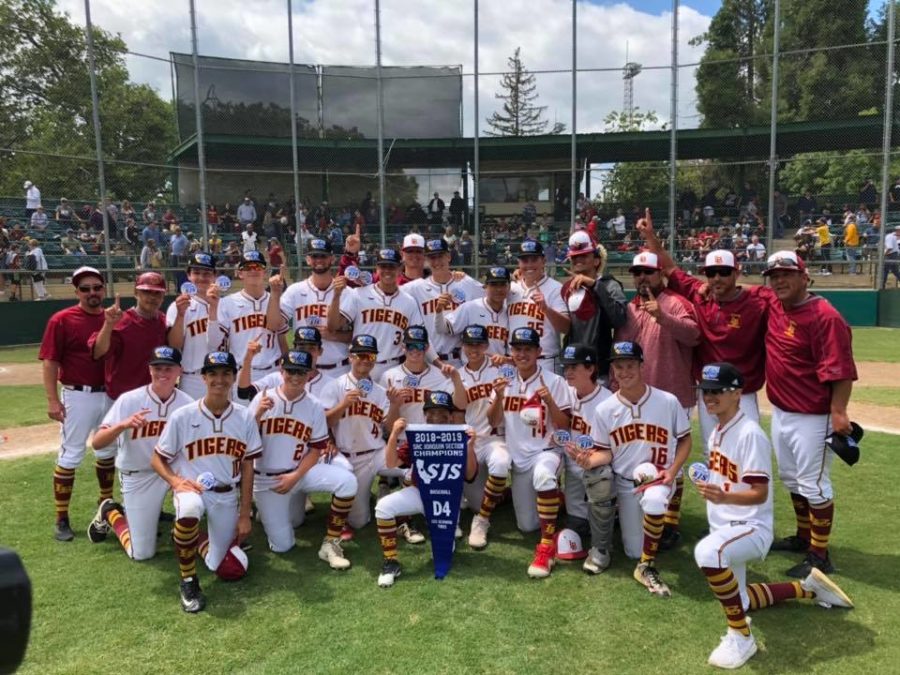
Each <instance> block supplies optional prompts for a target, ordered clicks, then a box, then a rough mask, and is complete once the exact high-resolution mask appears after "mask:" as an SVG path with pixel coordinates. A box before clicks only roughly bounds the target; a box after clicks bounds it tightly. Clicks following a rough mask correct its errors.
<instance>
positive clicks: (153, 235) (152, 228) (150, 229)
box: [141, 220, 162, 248]
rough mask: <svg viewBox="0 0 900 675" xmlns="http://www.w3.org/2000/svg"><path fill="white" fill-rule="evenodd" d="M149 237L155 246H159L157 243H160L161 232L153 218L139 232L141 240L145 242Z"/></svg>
mask: <svg viewBox="0 0 900 675" xmlns="http://www.w3.org/2000/svg"><path fill="white" fill-rule="evenodd" d="M150 239H152V240H153V242H154V243H155V244H156V247H157V248H159V245H160V244H161V243H162V233H161V232H160V231H159V224H158V223H157V222H156V221H155V220H151V221H150V222H149V223H147V226H146V227H145V228H144V230H143V231H142V232H141V242H142V243H144V244H146V243H147V242H148V241H149V240H150Z"/></svg>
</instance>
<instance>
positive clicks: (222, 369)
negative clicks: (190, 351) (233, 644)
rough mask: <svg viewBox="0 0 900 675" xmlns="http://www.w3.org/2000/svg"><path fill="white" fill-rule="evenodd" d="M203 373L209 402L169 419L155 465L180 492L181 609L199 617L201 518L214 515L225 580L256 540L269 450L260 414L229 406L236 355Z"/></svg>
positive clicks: (214, 559) (217, 565)
mask: <svg viewBox="0 0 900 675" xmlns="http://www.w3.org/2000/svg"><path fill="white" fill-rule="evenodd" d="M201 373H202V375H203V380H204V381H205V382H206V387H207V393H206V396H205V397H204V398H203V399H201V400H199V401H197V402H195V403H192V404H190V405H187V406H185V407H183V408H179V409H178V410H176V411H175V412H174V413H172V414H171V415H170V416H169V419H168V421H167V423H166V428H165V429H164V430H163V434H162V437H161V438H160V439H159V443H158V444H157V445H156V450H155V452H154V454H153V458H152V460H151V465H152V466H153V468H154V469H155V470H156V472H157V473H158V474H159V475H160V476H162V478H163V479H164V480H165V481H166V482H167V483H168V484H169V485H170V486H171V488H172V492H173V493H174V501H175V550H176V553H177V556H178V565H179V568H180V571H181V607H182V609H184V611H186V612H191V613H194V612H199V611H202V610H203V608H204V607H205V606H206V599H205V598H204V596H203V592H202V591H201V590H200V581H199V579H198V578H197V560H196V558H197V554H198V548H197V546H198V541H199V539H200V518H202V517H203V515H204V513H205V514H206V520H207V523H208V529H209V539H208V543H209V549H208V552H207V553H206V555H205V556H204V561H205V562H206V566H207V567H208V568H209V569H211V570H213V571H215V572H216V573H217V574H219V575H220V576H221V575H222V574H223V569H222V565H223V563H225V561H226V560H227V559H228V556H229V555H233V554H232V553H231V550H232V543H233V542H235V541H236V542H237V544H240V543H241V542H243V541H244V539H246V538H247V537H248V536H249V534H250V530H251V522H250V502H251V499H252V496H253V460H255V459H256V458H257V457H258V456H259V455H260V453H261V452H262V441H261V440H260V437H259V429H258V427H257V425H256V420H255V419H254V418H253V415H252V413H250V411H249V410H247V408H244V407H242V406H236V405H232V403H231V402H230V401H229V396H230V394H231V390H232V387H233V386H234V380H235V374H236V373H237V362H236V361H235V359H234V355H232V354H229V353H228V352H211V353H210V354H207V355H206V358H205V360H204V363H203V366H202V368H201ZM201 481H202V482H201ZM238 486H240V492H241V494H240V500H238V494H237V493H238ZM237 550H240V549H237Z"/></svg>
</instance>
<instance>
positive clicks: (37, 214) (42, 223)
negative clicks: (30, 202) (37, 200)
mask: <svg viewBox="0 0 900 675" xmlns="http://www.w3.org/2000/svg"><path fill="white" fill-rule="evenodd" d="M31 229H32V230H34V231H35V232H44V231H45V230H46V229H47V214H46V213H44V207H43V206H38V207H37V209H35V211H34V213H32V214H31Z"/></svg>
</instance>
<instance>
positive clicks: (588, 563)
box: [581, 546, 611, 574]
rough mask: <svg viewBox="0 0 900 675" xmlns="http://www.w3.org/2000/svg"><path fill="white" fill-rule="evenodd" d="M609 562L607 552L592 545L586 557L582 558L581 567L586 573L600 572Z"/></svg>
mask: <svg viewBox="0 0 900 675" xmlns="http://www.w3.org/2000/svg"><path fill="white" fill-rule="evenodd" d="M610 562H611V558H610V555H609V553H607V552H606V551H601V550H600V549H598V548H594V547H593V546H592V547H591V549H590V550H589V551H588V555H587V558H585V559H584V563H582V565H581V569H583V570H584V571H585V572H587V573H588V574H600V573H601V572H602V571H603V570H605V569H606V568H607V567H609V564H610Z"/></svg>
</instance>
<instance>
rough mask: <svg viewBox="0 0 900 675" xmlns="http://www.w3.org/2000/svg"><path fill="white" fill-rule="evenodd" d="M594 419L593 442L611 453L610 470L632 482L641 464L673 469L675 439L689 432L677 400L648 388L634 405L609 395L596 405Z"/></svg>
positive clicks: (689, 428) (657, 390)
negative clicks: (647, 463)
mask: <svg viewBox="0 0 900 675" xmlns="http://www.w3.org/2000/svg"><path fill="white" fill-rule="evenodd" d="M594 419H595V421H596V424H594V425H593V428H592V429H591V436H593V438H594V443H595V444H596V445H598V446H599V447H600V448H602V449H604V450H612V468H613V471H614V472H615V473H616V474H617V475H619V476H622V477H623V478H625V479H626V480H631V478H632V476H633V474H634V470H635V468H636V467H637V465H638V464H642V463H644V462H650V463H651V464H655V465H656V466H657V468H659V469H665V468H668V467H670V466H672V462H673V461H674V460H675V449H676V448H677V447H678V440H679V439H680V438H682V437H683V436H686V435H687V434H689V433H690V432H691V423H690V422H689V421H688V418H687V415H685V413H684V408H683V407H682V406H681V404H680V403H679V402H678V399H677V398H675V397H674V396H673V395H672V394H670V393H669V392H667V391H663V390H662V389H657V388H656V387H651V386H649V385H647V390H646V391H645V392H644V395H643V396H641V399H640V400H639V401H638V402H637V403H631V401H628V400H626V399H625V398H623V397H622V395H621V393H616V394H615V395H614V396H610V397H609V398H608V399H606V400H605V401H603V402H602V403H601V404H600V405H598V406H597V414H596V416H595V417H594Z"/></svg>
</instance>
